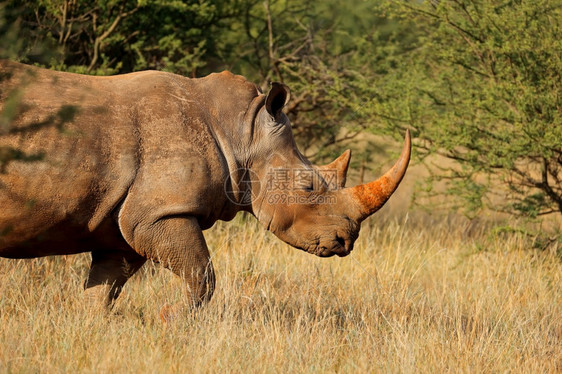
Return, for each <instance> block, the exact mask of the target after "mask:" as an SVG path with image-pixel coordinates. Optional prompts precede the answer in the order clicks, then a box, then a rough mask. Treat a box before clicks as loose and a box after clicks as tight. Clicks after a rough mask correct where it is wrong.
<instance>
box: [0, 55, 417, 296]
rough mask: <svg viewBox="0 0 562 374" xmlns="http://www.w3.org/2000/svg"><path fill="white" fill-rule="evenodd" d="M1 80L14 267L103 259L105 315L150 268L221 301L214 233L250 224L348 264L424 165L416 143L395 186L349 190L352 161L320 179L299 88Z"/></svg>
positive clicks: (6, 220)
mask: <svg viewBox="0 0 562 374" xmlns="http://www.w3.org/2000/svg"><path fill="white" fill-rule="evenodd" d="M0 74H1V75H0V83H1V92H0V102H1V104H0V110H1V112H0V113H2V117H1V118H0V120H1V121H3V122H0V125H2V126H1V127H0V152H3V153H4V154H9V155H16V156H17V157H16V156H14V157H4V158H3V159H0V161H1V160H3V161H2V164H1V165H0V166H1V169H0V256H1V257H6V258H32V257H41V256H51V255H68V254H76V253H81V252H91V257H92V262H91V267H90V270H89V276H88V279H87V281H86V283H85V293H86V296H87V297H88V298H93V299H96V300H97V302H98V303H103V304H104V305H111V303H112V302H113V300H115V298H117V296H118V295H119V293H120V291H121V289H122V287H123V285H124V284H125V282H126V281H127V280H128V279H129V278H130V277H131V276H132V275H133V274H134V273H135V272H136V271H137V270H138V269H139V268H141V266H143V264H144V263H145V261H147V260H148V259H150V260H152V261H154V262H158V263H161V264H162V265H163V266H165V267H167V268H168V269H170V270H171V271H172V272H174V273H175V274H177V275H178V276H180V277H181V278H182V279H183V280H184V282H185V285H186V293H187V295H188V299H189V300H188V302H191V303H192V304H193V305H200V304H202V303H204V302H206V301H208V300H209V299H210V298H211V295H212V294H213V290H214V287H215V274H214V271H213V267H212V264H211V258H210V255H209V250H208V248H207V245H206V243H205V238H204V237H203V231H204V230H206V229H208V228H210V227H211V226H213V224H214V223H215V222H216V221H217V220H224V221H228V220H231V219H232V218H233V217H234V216H235V215H236V214H237V213H238V212H240V211H246V212H249V213H250V214H252V215H253V216H255V217H256V218H257V219H258V220H259V222H260V223H261V224H262V225H263V226H265V228H266V229H267V230H270V231H271V232H273V233H274V234H275V235H276V236H277V237H279V238H280V239H281V240H283V241H284V242H286V243H288V244H290V245H291V246H293V247H296V248H299V249H302V250H304V251H306V252H309V253H312V254H315V255H317V256H321V257H329V256H332V255H338V256H346V255H347V254H349V253H350V251H351V250H352V249H353V244H354V242H355V240H356V239H357V236H358V233H359V229H360V225H361V222H362V221H363V220H365V219H366V218H367V217H369V216H370V215H371V214H373V213H374V212H375V211H377V210H378V209H379V208H381V207H382V205H383V204H384V203H385V202H386V201H387V200H388V199H389V197H390V196H391V195H392V193H393V192H394V191H395V189H396V188H397V186H398V185H399V183H400V181H401V180H402V178H403V176H404V174H405V172H406V168H407V166H408V163H409V159H410V135H409V133H408V132H406V138H405V143H404V146H403V150H402V153H401V155H400V158H399V159H398V161H397V162H396V164H395V165H394V166H393V167H392V168H391V169H390V170H389V171H388V172H386V173H385V174H384V175H383V176H382V177H380V178H379V179H377V180H375V181H372V182H370V183H366V184H361V185H358V186H355V187H351V188H349V187H348V188H346V187H345V176H346V172H347V169H348V165H349V158H350V152H349V151H348V152H346V153H344V154H343V155H342V156H341V157H339V158H338V159H336V160H335V161H334V162H333V163H332V164H329V165H325V166H318V167H317V166H315V165H313V164H312V163H311V162H310V161H309V160H307V159H306V158H305V157H304V156H303V154H302V153H301V152H299V150H298V149H297V145H296V143H295V140H294V138H293V135H292V131H291V125H290V122H289V120H288V118H287V116H286V115H285V114H284V113H283V108H284V106H285V105H286V104H287V102H288V101H289V97H290V93H289V89H288V87H287V86H285V85H284V84H282V83H272V84H271V89H270V91H269V92H268V93H267V94H263V93H262V92H261V90H260V89H259V88H258V86H256V85H255V84H253V83H251V82H249V81H248V80H246V79H245V78H244V77H242V76H239V75H233V74H232V73H230V72H226V71H225V72H222V73H215V74H210V75H209V76H206V77H204V78H198V79H190V78H186V77H183V76H180V75H175V74H171V73H165V72H159V71H143V72H136V73H130V74H125V75H117V76H112V77H93V76H86V75H79V74H71V73H64V72H57V71H52V70H46V69H41V68H37V67H31V66H27V65H23V64H19V63H15V62H10V61H1V62H0ZM14 108H17V111H15V112H14ZM8 125H9V126H8ZM330 173H331V174H330ZM329 175H331V177H333V178H328V177H329ZM296 182H298V183H296Z"/></svg>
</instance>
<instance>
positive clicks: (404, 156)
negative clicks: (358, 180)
mask: <svg viewBox="0 0 562 374" xmlns="http://www.w3.org/2000/svg"><path fill="white" fill-rule="evenodd" d="M410 150H411V141H410V131H408V130H406V137H405V139H404V147H403V148H402V153H401V154H400V158H399V159H398V161H396V163H395V164H394V166H393V167H392V168H391V169H390V170H389V171H387V172H386V173H385V174H384V175H383V176H382V177H380V178H379V179H377V180H375V181H372V182H370V183H366V184H360V185H358V186H355V187H351V188H346V189H344V190H343V191H346V192H347V193H348V194H349V196H350V197H351V199H352V200H353V201H354V203H355V204H353V205H355V207H356V212H354V214H352V215H354V216H355V217H353V218H355V219H357V220H358V221H363V220H364V219H365V218H367V217H369V216H370V215H371V214H373V213H375V212H376V211H377V210H379V209H380V208H382V206H383V205H384V203H386V201H387V200H388V199H389V198H390V196H391V195H392V193H393V192H394V191H395V190H396V188H398V185H399V184H400V181H401V180H402V178H403V177H404V174H406V169H407V168H408V163H409V162H410ZM343 191H342V192H343Z"/></svg>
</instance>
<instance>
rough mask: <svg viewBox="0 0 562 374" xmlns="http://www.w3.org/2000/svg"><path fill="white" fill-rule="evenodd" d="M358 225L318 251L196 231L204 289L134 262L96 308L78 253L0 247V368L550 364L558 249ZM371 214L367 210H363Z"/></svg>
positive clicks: (559, 321)
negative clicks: (211, 273)
mask: <svg viewBox="0 0 562 374" xmlns="http://www.w3.org/2000/svg"><path fill="white" fill-rule="evenodd" d="M371 221H372V222H371V223H372V226H370V227H369V226H367V225H364V228H363V231H362V233H361V237H360V238H359V240H358V243H357V247H356V249H355V251H354V252H353V253H352V255H351V256H349V257H347V258H343V259H340V258H330V259H320V258H316V257H314V256H312V255H308V254H305V253H303V252H300V251H297V250H295V249H292V248H289V247H288V246H286V245H284V244H283V243H281V242H280V241H279V240H278V239H276V238H274V237H273V235H271V234H270V233H267V232H265V230H263V229H262V228H261V227H258V225H257V224H256V223H254V222H252V221H250V222H242V219H238V220H236V222H234V223H225V224H219V225H217V226H216V227H215V228H213V229H212V230H210V231H208V232H207V235H206V236H207V239H208V242H209V245H210V247H211V249H212V252H213V256H214V263H215V269H216V271H217V275H218V281H217V286H218V289H217V292H216V293H215V296H214V298H213V300H212V301H211V303H210V304H209V305H208V306H207V307H205V308H204V309H202V310H200V311H199V312H198V313H197V315H194V316H192V315H186V316H181V317H180V318H178V319H177V320H175V321H174V322H173V323H171V324H169V325H165V324H163V323H162V322H161V321H160V319H159V315H158V312H159V310H160V308H161V307H162V305H164V304H165V303H171V304H172V303H176V302H178V301H180V300H181V297H182V296H181V291H180V283H179V281H178V279H176V278H175V277H174V276H173V275H172V274H170V273H169V272H168V271H166V270H164V269H161V268H159V267H155V266H145V268H144V269H143V270H142V271H141V272H140V274H139V275H136V276H135V277H134V278H133V279H132V280H131V281H130V282H129V283H128V284H127V286H126V288H125V290H124V293H123V295H122V296H121V298H120V299H119V301H118V302H117V304H116V306H115V308H114V312H113V313H112V314H111V315H103V314H102V315H100V314H93V313H91V312H89V311H87V310H86V309H85V308H84V307H83V302H82V285H83V282H84V280H85V278H86V269H87V266H88V262H89V259H88V255H80V256H69V257H53V258H46V259H35V260H19V261H16V260H6V259H2V260H0V277H1V282H0V295H1V299H0V326H1V327H0V329H1V330H0V342H2V344H1V345H0V372H35V371H41V372H75V371H80V372H137V371H138V372H153V373H168V372H181V373H184V372H223V371H229V372H244V373H245V372H283V373H285V372H359V373H363V372H405V373H408V372H416V373H417V372H430V373H436V372H529V373H541V372H560V371H561V370H562V313H561V312H562V310H561V309H562V283H561V276H562V262H561V261H560V258H559V257H557V256H556V254H555V253H554V252H555V251H543V252H537V251H534V250H531V249H529V248H528V245H529V244H528V242H527V241H526V240H525V238H523V237H521V236H519V235H517V234H510V235H506V236H502V237H491V236H489V235H488V234H486V232H485V231H484V229H483V228H480V229H479V228H474V227H471V226H469V225H468V224H465V223H462V222H460V221H456V220H453V221H450V220H446V219H442V220H436V221H433V220H430V219H428V218H427V217H426V218H423V219H422V218H416V219H414V218H411V219H409V220H408V219H404V218H403V219H400V220H391V219H387V220H384V219H383V221H384V222H382V223H381V222H380V220H379V222H376V221H377V218H373V219H371ZM375 223H376V224H375Z"/></svg>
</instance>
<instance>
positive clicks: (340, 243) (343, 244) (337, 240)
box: [336, 235, 345, 248]
mask: <svg viewBox="0 0 562 374" xmlns="http://www.w3.org/2000/svg"><path fill="white" fill-rule="evenodd" d="M336 242H338V244H339V245H341V246H342V247H343V248H345V239H344V238H342V237H341V236H339V235H336Z"/></svg>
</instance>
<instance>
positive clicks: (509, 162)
mask: <svg viewBox="0 0 562 374" xmlns="http://www.w3.org/2000/svg"><path fill="white" fill-rule="evenodd" d="M384 10H385V11H386V14H387V15H388V16H389V17H392V18H393V19H396V20H398V21H399V22H401V23H403V24H404V25H410V30H412V34H414V35H415V37H416V40H415V42H414V45H415V46H416V48H414V49H412V50H410V51H408V53H407V54H405V55H404V58H403V59H402V60H401V61H400V62H399V65H397V66H396V68H395V69H393V73H392V74H390V75H388V76H387V77H386V79H385V83H384V84H383V85H382V87H383V89H384V90H386V94H387V99H388V100H383V101H382V103H377V104H380V105H379V106H381V107H384V109H386V113H387V114H388V117H396V118H399V119H400V120H399V121H392V123H391V124H390V126H389V128H392V127H393V126H394V125H395V124H398V123H408V124H409V125H410V126H412V127H413V128H414V129H415V130H416V131H415V134H416V136H417V137H418V139H419V141H418V151H419V152H420V153H421V156H422V158H423V157H424V156H428V155H434V154H438V155H442V156H445V157H446V158H448V159H449V160H452V161H454V163H448V164H447V166H443V165H433V166H434V167H433V170H435V171H436V172H435V174H434V175H433V176H432V177H431V178H430V179H429V186H430V187H431V186H435V184H436V182H439V181H445V182H446V186H447V188H448V189H447V196H448V199H446V201H447V203H448V204H449V205H448V206H447V207H449V208H450V207H454V208H460V209H463V210H465V211H466V212H477V211H478V210H479V209H480V208H483V207H487V208H492V209H495V210H500V211H506V212H511V213H513V212H515V213H519V214H522V215H525V216H529V217H537V216H539V215H544V214H549V213H558V214H559V213H560V212H562V81H561V75H560V74H561V71H562V1H560V0H539V1H535V0H532V1H531V0H519V1H498V0H455V1H424V2H418V1H403V2H389V3H387V4H386V5H385V6H384ZM398 45H401V42H398ZM375 106H377V105H375ZM404 108H407V110H406V111H404ZM433 160H435V159H433ZM433 162H435V161H433ZM427 191H429V192H430V194H431V192H432V191H433V190H432V189H431V188H429V189H428V190H427ZM498 193H499V194H498ZM494 195H496V196H494ZM442 201H444V199H442ZM451 203H452V204H457V205H450V204H451Z"/></svg>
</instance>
